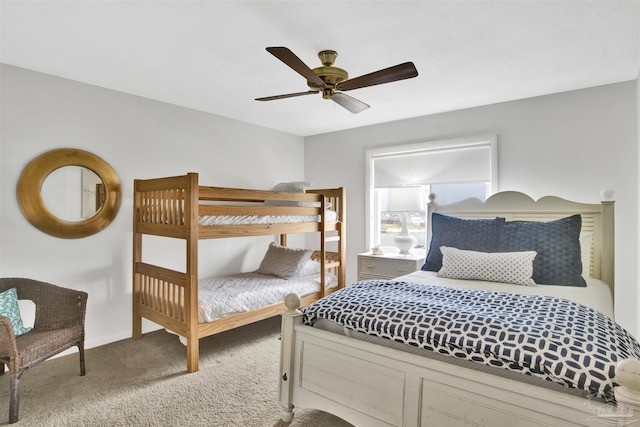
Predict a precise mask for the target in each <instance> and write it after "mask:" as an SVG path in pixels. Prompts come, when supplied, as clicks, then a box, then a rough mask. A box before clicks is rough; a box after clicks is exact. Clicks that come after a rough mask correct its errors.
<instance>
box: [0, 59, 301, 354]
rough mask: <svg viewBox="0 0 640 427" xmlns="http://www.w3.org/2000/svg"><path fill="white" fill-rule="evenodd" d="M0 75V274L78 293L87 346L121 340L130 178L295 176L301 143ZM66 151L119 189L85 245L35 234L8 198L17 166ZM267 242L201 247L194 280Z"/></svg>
mask: <svg viewBox="0 0 640 427" xmlns="http://www.w3.org/2000/svg"><path fill="white" fill-rule="evenodd" d="M0 73H1V75H0V78H1V81H0V83H1V85H2V93H1V98H0V101H1V102H0V108H1V111H2V118H1V120H2V121H1V134H0V137H1V142H0V154H1V155H2V157H1V159H0V184H1V187H0V206H2V210H1V211H0V275H2V276H3V277H12V276H20V277H30V278H34V279H38V280H44V281H48V282H51V283H55V284H59V285H62V286H65V287H70V288H74V289H80V290H83V291H86V292H88V293H89V301H88V309H87V324H86V325H87V331H86V332H87V347H93V346H96V345H100V344H103V343H106V342H110V341H114V340H119V339H123V338H128V337H130V336H131V282H132V278H131V247H132V225H131V224H132V189H133V180H134V178H153V177H158V176H170V175H181V174H184V173H186V172H199V173H200V182H201V183H202V184H204V185H217V186H231V187H245V188H261V189H266V188H270V187H271V186H273V185H274V184H275V183H277V182H279V181H295V180H301V179H303V178H304V164H303V155H304V154H303V153H304V143H303V139H302V138H301V137H298V136H293V135H289V134H284V133H281V132H276V131H272V130H269V129H265V128H261V127H257V126H253V125H249V124H246V123H242V122H238V121H235V120H231V119H227V118H224V117H220V116H214V115H211V114H206V113H202V112H198V111H194V110H189V109H186V108H180V107H176V106H173V105H169V104H164V103H161V102H156V101H152V100H149V99H144V98H140V97H136V96H131V95H127V94H123V93H120V92H115V91H110V90H106V89H102V88H98V87H95V86H90V85H86V84H82V83H78V82H74V81H70V80H65V79H61V78H57V77H53V76H50V75H45V74H41V73H36V72H32V71H27V70H24V69H20V68H15V67H11V66H7V65H2V66H1V68H0ZM211 96H216V94H215V93H212V94H211ZM64 147H70V148H81V149H84V150H87V151H90V152H92V153H94V154H96V155H98V156H100V157H102V158H103V159H104V160H105V161H107V162H108V163H109V164H110V165H111V166H112V167H113V168H114V170H115V171H116V173H117V174H118V175H119V177H120V180H121V184H122V191H123V203H122V207H121V208H120V212H119V214H118V216H117V217H116V219H115V221H114V222H113V223H112V224H111V225H110V226H109V227H107V228H106V229H105V230H103V231H102V232H100V233H98V234H96V235H94V236H90V237H87V238H84V239H71V240H67V239H59V238H55V237H51V236H48V235H46V234H44V233H42V232H40V231H39V230H37V229H36V228H34V227H33V226H31V224H29V223H28V222H27V220H26V219H25V218H24V217H23V216H22V214H21V212H20V210H19V208H18V205H17V203H16V195H15V188H16V184H17V180H18V176H19V174H20V172H21V170H22V168H23V167H24V166H25V165H26V164H27V163H28V162H29V161H31V160H32V159H33V158H35V157H36V156H38V155H39V154H41V153H43V152H45V151H48V150H51V149H54V148H64ZM272 240H273V239H272V238H271V237H264V238H257V239H256V238H237V239H225V240H224V241H207V242H202V243H201V244H200V250H201V256H200V259H199V263H200V271H201V274H213V273H218V272H220V273H225V272H238V271H247V270H251V269H255V268H257V267H258V265H259V262H260V260H261V259H262V255H263V254H264V251H265V250H266V248H267V245H268V242H270V241H272ZM293 242H294V243H295V242H296V240H295V239H294V240H293ZM302 243H303V241H302V239H301V238H300V244H302ZM145 245H146V248H147V249H148V250H145V256H146V255H148V256H149V258H146V257H145V260H149V261H166V263H167V264H166V265H167V266H168V267H173V268H183V267H184V259H183V256H182V254H181V253H182V249H183V247H184V246H183V244H182V242H181V241H177V240H175V241H174V240H173V239H158V238H156V239H152V238H148V239H145ZM165 249H168V250H169V251H171V253H168V252H165V251H164V250H165ZM176 250H177V251H178V252H180V254H179V255H177V256H176ZM150 328H155V326H154V325H152V324H150V323H147V324H145V329H146V330H149V329H150Z"/></svg>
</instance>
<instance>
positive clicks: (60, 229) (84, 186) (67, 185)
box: [17, 148, 121, 238]
mask: <svg viewBox="0 0 640 427" xmlns="http://www.w3.org/2000/svg"><path fill="white" fill-rule="evenodd" d="M17 196H18V204H19V205H20V209H21V210H22V213H23V214H24V216H25V217H26V218H27V220H29V222H30V223H31V224H32V225H34V226H35V227H36V228H38V229H40V230H41V231H44V232H45V233H48V234H51V235H52V236H56V237H63V238H79V237H86V236H90V235H92V234H95V233H97V232H98V231H100V230H102V229H103V228H105V227H107V226H108V225H109V224H110V223H111V222H112V221H113V219H114V218H115V216H116V214H117V213H118V209H119V208H120V201H121V192H120V180H119V178H118V175H116V173H115V171H114V170H113V169H112V168H111V166H109V164H108V163H106V162H105V161H104V160H102V159H101V158H100V157H98V156H96V155H95V154H92V153H89V152H87V151H83V150H78V149H72V148H61V149H58V150H52V151H49V152H46V153H44V154H42V155H40V156H38V157H36V158H35V159H33V160H32V161H31V162H30V163H29V164H28V165H27V166H26V167H25V168H24V170H23V171H22V174H21V175H20V179H19V180H18V187H17Z"/></svg>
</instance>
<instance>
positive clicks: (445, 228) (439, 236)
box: [422, 212, 504, 271]
mask: <svg viewBox="0 0 640 427" xmlns="http://www.w3.org/2000/svg"><path fill="white" fill-rule="evenodd" d="M502 224H504V218H495V219H463V218H457V217H454V216H448V215H442V214H439V213H436V212H434V213H432V214H431V244H430V246H429V253H428V254H427V259H426V261H425V263H424V265H423V266H422V270H424V271H438V270H440V268H442V252H441V251H440V246H448V247H452V248H457V249H464V250H469V251H478V252H496V250H497V247H498V237H499V235H500V228H501V227H502Z"/></svg>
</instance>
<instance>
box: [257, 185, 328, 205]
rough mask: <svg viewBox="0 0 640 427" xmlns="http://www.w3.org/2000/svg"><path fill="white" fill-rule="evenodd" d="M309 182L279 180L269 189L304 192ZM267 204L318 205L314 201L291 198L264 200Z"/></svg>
mask: <svg viewBox="0 0 640 427" xmlns="http://www.w3.org/2000/svg"><path fill="white" fill-rule="evenodd" d="M310 186H311V183H310V182H306V181H294V182H280V183H278V184H276V185H275V186H274V187H273V188H271V191H278V192H288V193H304V192H305V190H306V189H307V187H310ZM264 204H265V205H267V206H311V207H316V205H317V206H320V205H319V204H317V203H314V202H297V201H293V200H265V201H264Z"/></svg>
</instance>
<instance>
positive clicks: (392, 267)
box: [358, 252, 425, 280]
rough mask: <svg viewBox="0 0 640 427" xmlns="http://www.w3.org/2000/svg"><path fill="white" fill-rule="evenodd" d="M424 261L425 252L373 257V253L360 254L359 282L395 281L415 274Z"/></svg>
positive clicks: (386, 254)
mask: <svg viewBox="0 0 640 427" xmlns="http://www.w3.org/2000/svg"><path fill="white" fill-rule="evenodd" d="M424 259H425V255H424V252H422V253H417V254H411V255H400V254H397V253H385V254H384V255H373V254H372V253H371V252H365V253H362V254H358V280H367V279H393V278H395V277H398V276H403V275H405V274H409V273H413V272H414V271H416V270H420V267H422V264H424Z"/></svg>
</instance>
